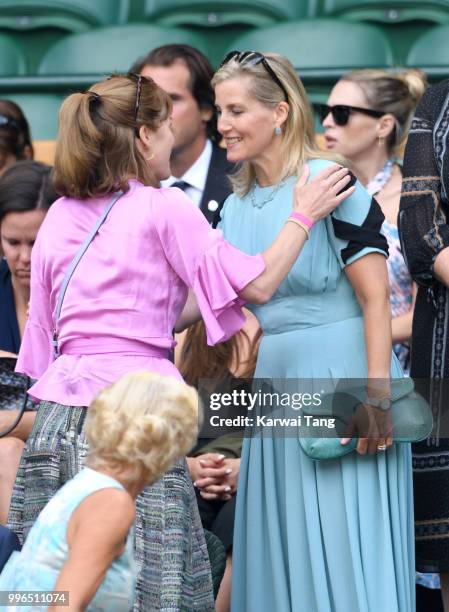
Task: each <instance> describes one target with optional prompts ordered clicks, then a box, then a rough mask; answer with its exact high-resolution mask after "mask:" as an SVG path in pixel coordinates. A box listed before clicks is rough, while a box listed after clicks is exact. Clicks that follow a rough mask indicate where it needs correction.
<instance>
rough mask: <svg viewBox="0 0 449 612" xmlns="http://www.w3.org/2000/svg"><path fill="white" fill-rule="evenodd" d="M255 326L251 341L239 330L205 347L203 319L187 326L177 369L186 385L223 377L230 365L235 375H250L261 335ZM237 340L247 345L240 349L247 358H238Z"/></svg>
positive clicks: (240, 355) (251, 374) (239, 351)
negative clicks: (228, 337) (222, 340)
mask: <svg viewBox="0 0 449 612" xmlns="http://www.w3.org/2000/svg"><path fill="white" fill-rule="evenodd" d="M261 334H262V332H261V330H260V329H259V330H258V332H257V334H256V335H255V337H254V339H253V340H250V338H249V336H248V334H247V333H246V332H245V331H244V330H241V331H239V332H238V333H237V334H235V335H234V336H232V338H230V339H229V340H226V341H225V342H221V343H220V344H216V345H215V346H209V345H208V344H207V341H206V328H205V326H204V322H203V321H199V322H198V323H195V325H192V326H191V327H189V329H188V330H187V333H186V339H185V342H184V346H183V349H182V355H181V366H180V368H179V371H180V372H181V374H182V377H183V378H184V380H185V381H186V383H187V384H188V385H192V387H198V384H199V381H200V379H201V378H204V379H209V380H219V381H220V380H223V379H225V378H227V377H228V376H229V375H230V374H231V375H232V374H233V373H232V372H231V371H230V368H231V367H232V364H236V367H237V368H238V371H237V374H238V377H239V378H252V376H253V374H254V370H255V369H256V361H257V347H258V343H259V340H260V337H261ZM239 340H243V342H244V343H245V344H246V346H247V349H248V350H247V351H244V352H245V353H246V354H248V355H249V357H248V358H247V359H246V360H245V361H243V360H242V350H241V349H242V346H241V344H239Z"/></svg>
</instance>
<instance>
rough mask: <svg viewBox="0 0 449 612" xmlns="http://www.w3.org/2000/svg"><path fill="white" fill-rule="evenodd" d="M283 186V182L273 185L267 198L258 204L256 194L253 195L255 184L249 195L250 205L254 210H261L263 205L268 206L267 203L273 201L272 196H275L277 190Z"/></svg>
mask: <svg viewBox="0 0 449 612" xmlns="http://www.w3.org/2000/svg"><path fill="white" fill-rule="evenodd" d="M284 184H285V180H284V181H281V182H280V183H278V184H277V185H275V186H274V187H273V189H272V190H271V192H270V193H269V194H268V196H267V197H266V198H265V199H264V200H262V201H261V202H258V201H257V200H256V194H255V190H256V185H257V183H255V184H254V186H253V188H252V189H251V191H250V194H249V197H250V200H251V204H252V205H253V206H254V208H263V207H264V206H265V204H269V202H271V201H272V200H274V196H275V195H276V194H277V192H278V191H279V189H280V188H281V187H283V186H284Z"/></svg>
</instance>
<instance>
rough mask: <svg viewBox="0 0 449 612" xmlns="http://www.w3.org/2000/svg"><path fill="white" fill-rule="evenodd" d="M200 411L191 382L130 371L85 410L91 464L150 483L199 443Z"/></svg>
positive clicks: (95, 467) (124, 476)
mask: <svg viewBox="0 0 449 612" xmlns="http://www.w3.org/2000/svg"><path fill="white" fill-rule="evenodd" d="M200 414H201V413H200V406H199V399H198V394H197V392H196V391H195V389H193V387H189V386H188V385H186V384H184V383H182V382H179V381H177V380H176V379H175V378H171V377H168V376H161V375H160V374H155V373H153V372H148V371H143V370H142V371H137V372H132V373H130V374H126V375H125V376H122V377H121V378H120V379H119V380H118V381H117V382H115V383H114V384H112V385H110V386H109V387H106V388H105V389H103V391H101V392H100V393H99V395H97V397H96V398H95V399H94V400H93V402H92V403H91V405H90V407H89V410H88V411H87V419H86V436H87V441H88V443H89V448H90V452H89V456H88V465H89V466H90V467H91V468H93V469H98V468H99V469H101V468H109V469H113V470H114V471H119V472H120V475H121V477H122V478H123V480H124V481H126V482H137V481H141V480H142V481H145V482H146V483H147V484H151V483H153V482H155V481H156V480H158V479H159V478H160V477H161V476H162V474H163V473H164V472H166V471H167V469H169V468H170V467H171V466H172V465H173V463H174V462H175V460H176V459H178V458H180V457H182V456H184V455H186V454H187V452H188V451H189V450H190V449H191V448H192V446H193V445H194V444H195V442H196V438H197V436H198V428H199V420H200Z"/></svg>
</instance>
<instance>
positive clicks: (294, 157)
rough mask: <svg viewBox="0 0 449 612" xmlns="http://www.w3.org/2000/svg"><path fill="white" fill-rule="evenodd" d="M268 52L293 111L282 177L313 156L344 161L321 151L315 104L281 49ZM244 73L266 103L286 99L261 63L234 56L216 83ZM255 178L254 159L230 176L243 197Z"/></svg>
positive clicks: (271, 105)
mask: <svg viewBox="0 0 449 612" xmlns="http://www.w3.org/2000/svg"><path fill="white" fill-rule="evenodd" d="M264 56H265V59H266V60H267V61H268V63H269V65H270V67H271V68H272V70H273V71H274V72H275V74H276V76H277V77H278V78H279V80H280V81H281V83H282V85H283V86H284V88H285V91H286V92H287V94H288V104H289V113H288V117H287V119H286V121H285V123H284V125H283V126H282V146H283V152H282V158H283V160H284V175H283V176H281V177H279V180H282V179H283V178H286V177H287V176H293V175H297V174H299V173H300V172H301V171H302V167H303V164H304V163H305V162H307V161H308V160H310V159H313V158H315V159H329V160H335V161H336V160H339V161H340V157H338V156H336V155H334V154H332V153H329V152H323V151H321V150H320V149H319V148H318V146H317V144H316V141H315V126H314V120H313V112H312V107H311V105H310V102H309V99H308V97H307V94H306V90H305V89H304V85H303V84H302V82H301V81H300V79H299V77H298V75H297V74H296V71H295V69H294V67H293V65H292V64H291V63H290V62H289V60H288V59H287V58H286V57H284V56H282V55H278V54H277V53H265V54H264ZM241 76H247V77H249V79H250V80H249V88H250V93H251V95H252V96H253V97H254V99H256V100H257V101H258V102H260V103H261V104H263V105H264V106H266V107H268V108H274V107H276V106H277V104H279V103H280V102H282V101H284V99H285V98H284V93H283V91H282V89H281V88H280V87H279V85H278V84H277V83H276V82H275V81H274V80H273V78H272V77H271V76H270V74H269V73H268V72H267V70H266V69H265V68H264V66H263V64H261V63H260V64H256V65H252V64H245V63H239V62H238V61H236V60H235V59H232V60H230V61H229V62H227V63H226V64H223V66H222V67H221V68H220V69H219V70H218V71H217V72H216V73H215V75H214V78H213V79H212V86H213V87H216V85H218V84H219V83H222V82H223V81H227V80H228V79H233V78H236V77H241ZM255 179H256V174H255V170H254V167H253V166H252V164H251V163H250V162H243V163H242V164H241V165H240V168H239V170H238V171H237V172H236V173H235V174H233V175H232V176H231V177H230V180H231V183H232V186H233V189H234V191H235V193H237V195H239V196H240V197H242V196H244V195H246V194H247V193H248V192H249V191H250V190H251V188H252V186H253V184H254V181H255Z"/></svg>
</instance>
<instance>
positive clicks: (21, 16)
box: [0, 0, 130, 32]
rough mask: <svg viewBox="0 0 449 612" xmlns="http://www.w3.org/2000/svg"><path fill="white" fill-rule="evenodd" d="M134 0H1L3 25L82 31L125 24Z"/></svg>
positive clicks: (13, 27)
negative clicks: (130, 4)
mask: <svg viewBox="0 0 449 612" xmlns="http://www.w3.org/2000/svg"><path fill="white" fill-rule="evenodd" d="M129 1H130V0H70V1H67V0H0V28H10V29H15V30H30V29H36V28H48V27H56V28H61V29H63V30H69V31H71V32H79V31H83V30H86V29H89V28H93V27H100V26H107V25H113V24H117V23H124V22H125V21H126V18H127V15H128V9H129Z"/></svg>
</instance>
